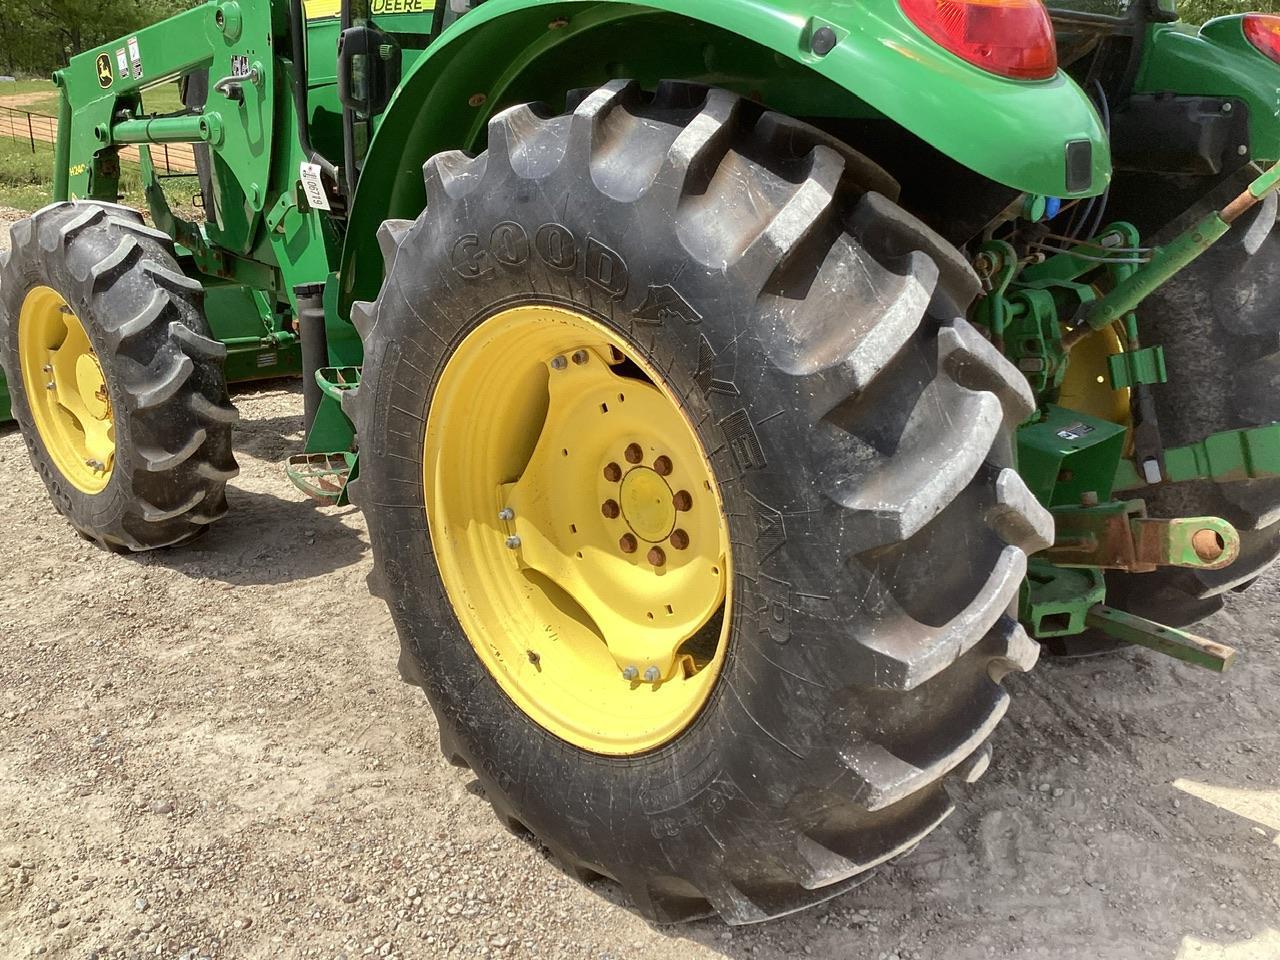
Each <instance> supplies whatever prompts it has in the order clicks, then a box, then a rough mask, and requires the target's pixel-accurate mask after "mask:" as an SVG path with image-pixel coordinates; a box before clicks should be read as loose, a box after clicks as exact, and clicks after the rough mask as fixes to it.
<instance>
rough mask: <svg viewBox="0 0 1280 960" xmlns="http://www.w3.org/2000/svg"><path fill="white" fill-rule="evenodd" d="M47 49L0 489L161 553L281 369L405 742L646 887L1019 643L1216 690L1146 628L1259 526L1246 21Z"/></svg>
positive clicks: (594, 867)
mask: <svg viewBox="0 0 1280 960" xmlns="http://www.w3.org/2000/svg"><path fill="white" fill-rule="evenodd" d="M57 81H58V84H59V86H60V88H61V92H62V106H61V112H60V118H59V126H58V143H57V166H56V177H55V180H56V191H55V192H56V201H57V202H55V203H53V204H52V205H50V206H48V207H46V208H44V209H43V210H41V211H40V212H38V213H36V214H35V215H34V216H33V217H31V218H30V219H28V220H24V221H23V222H21V223H19V224H18V225H17V226H16V227H15V228H14V230H13V246H12V252H11V253H10V254H9V255H8V257H7V259H6V260H5V261H4V264H3V269H2V271H0V358H2V359H3V364H4V370H5V373H6V375H7V378H8V388H9V392H10V393H11V394H12V409H13V416H14V418H15V419H16V420H17V421H18V424H19V425H20V427H21V430H22V434H23V436H24V438H25V440H26V442H27V445H28V447H29V449H30V453H31V460H32V462H33V464H34V465H35V467H36V469H37V470H38V471H39V472H40V474H41V475H42V476H43V478H44V480H45V482H46V484H47V485H48V488H49V492H50V495H51V497H52V499H53V501H54V504H55V505H56V506H57V508H58V509H59V510H60V511H61V512H62V513H63V514H64V515H66V517H67V518H68V519H69V520H70V522H71V524H72V526H73V527H74V528H75V529H76V530H77V531H79V532H80V533H81V534H82V535H83V536H85V537H87V538H90V539H92V540H93V541H95V542H97V543H99V544H100V545H102V546H103V547H105V548H107V549H111V550H120V551H127V550H145V549H150V548H155V547H162V546H171V545H177V544H181V543H183V542H185V541H187V540H190V539H191V538H193V537H195V536H197V535H198V534H200V533H201V532H202V531H204V530H205V529H206V528H207V526H208V525H209V524H210V523H212V522H214V521H215V520H217V519H219V518H220V517H221V516H222V514H223V513H224V512H225V510H226V501H225V497H224V490H225V487H226V484H227V483H228V482H229V481H230V480H231V479H232V478H233V477H234V476H235V472H236V465H235V460H234V457H233V452H234V451H233V447H234V443H233V428H234V425H235V422H236V411H235V408H234V407H233V405H232V404H231V402H230V399H229V396H228V391H227V384H228V383H229V382H232V381H237V380H245V379H252V378H255V377H264V376H274V375H279V374H281V373H289V372H301V373H302V375H303V378H304V380H303V384H304V386H303V392H304V407H305V423H306V428H307V440H306V447H305V449H304V450H302V451H299V453H298V454H297V455H296V456H295V457H293V458H292V459H291V461H290V463H289V465H288V476H289V478H290V479H291V480H292V482H293V483H294V484H296V485H297V486H298V487H300V488H301V489H302V490H304V491H306V492H307V493H308V494H310V495H311V496H314V497H316V498H319V499H322V500H327V501H329V502H332V503H335V504H343V503H346V502H348V500H349V501H350V502H353V503H356V504H358V505H359V506H360V507H361V509H363V511H364V513H365V515H366V517H367V519H368V525H369V531H370V538H371V540H372V545H373V550H374V555H375V560H376V566H375V572H374V574H373V577H372V586H373V588H374V589H375V591H376V592H377V593H378V594H379V596H381V597H383V598H384V599H385V600H386V602H387V603H388V605H389V607H390V609H391V611H392V615H393V618H394V620H395V623H396V626H397V629H398V631H399V634H400V638H401V654H400V668H401V671H402V673H403V675H404V676H405V678H406V679H408V680H410V681H411V682H414V683H417V684H420V685H421V686H422V687H423V688H424V690H425V691H426V693H427V696H428V698H429V699H430V701H431V704H432V706H433V708H434V709H435V712H436V716H437V719H438V721H439V728H440V739H441V746H442V749H443V751H444V754H445V755H446V757H447V758H448V759H450V760H451V761H454V762H456V763H458V764H463V765H466V766H469V767H470V768H471V769H472V770H473V771H474V772H475V776H476V777H477V778H478V779H479V781H480V783H481V784H482V785H483V787H484V790H485V793H486V795H487V797H488V799H489V801H490V802H491V803H492V805H493V806H494V808H495V810H496V811H497V813H498V815H499V817H501V818H502V820H503V821H504V822H506V823H507V824H509V825H511V826H513V827H515V826H518V827H520V828H524V829H527V830H529V831H531V832H532V833H533V834H534V835H536V836H537V837H538V838H539V839H540V840H541V841H542V842H543V843H544V844H545V845H546V847H547V848H548V849H549V850H550V851H551V853H552V854H553V855H554V856H555V857H556V858H557V859H558V860H559V861H560V862H561V863H562V864H563V865H564V866H565V868H566V869H568V870H570V871H571V872H573V873H575V874H576V875H580V876H584V877H585V876H592V875H597V874H599V875H604V876H608V877H611V878H613V879H614V880H616V881H617V882H618V883H619V884H621V886H622V887H623V888H625V890H626V892H627V893H628V895H629V896H630V897H631V898H632V900H633V901H634V902H635V904H636V905H637V906H638V908H639V909H640V910H641V911H642V912H643V913H644V914H645V915H646V916H648V917H651V918H654V919H658V920H664V921H670V920H679V919H685V918H690V917H695V916H700V915H705V914H708V913H718V914H719V915H720V916H721V917H723V918H724V919H725V920H726V921H728V922H731V923H746V922H751V921H757V920H764V919H767V918H770V917H775V916H778V915H781V914H784V913H787V912H790V911H793V910H797V909H800V908H803V907H805V906H808V905H810V904H813V903H816V902H819V901H822V900H825V899H827V898H830V897H833V896H835V895H837V894H839V893H840V892H842V891H844V890H847V889H849V888H850V887H852V886H854V885H856V884H857V883H859V882H860V880H861V879H862V878H864V877H865V876H866V872H867V871H868V870H869V869H871V868H872V867H874V866H875V865H877V864H879V863H882V862H884V861H886V860H888V859H890V858H892V857H894V856H897V855H898V854H900V853H902V852H904V851H906V850H908V849H910V848H911V847H912V846H913V845H914V844H916V843H917V842H918V841H919V840H920V839H921V838H922V837H923V836H924V835H925V834H926V833H928V832H929V831H930V830H931V829H932V828H933V827H934V826H936V825H937V824H938V823H939V822H940V821H941V820H942V819H943V818H944V817H945V816H946V815H947V814H948V812H949V811H950V809H951V802H950V801H949V799H948V793H947V789H948V786H949V785H951V784H957V783H963V782H966V781H972V780H973V779H975V778H976V777H978V776H979V775H981V773H982V772H983V770H984V769H985V767H986V765H987V759H988V748H987V747H986V745H985V744H986V741H987V739H988V737H989V736H990V734H991V732H992V730H993V729H994V728H995V726H996V724H997V723H998V722H999V720H1000V718H1001V716H1002V715H1003V714H1004V712H1005V710H1006V707H1007V704H1008V699H1007V695H1006V693H1005V690H1004V689H1003V687H1002V686H1001V680H1002V679H1003V677H1004V676H1005V675H1006V674H1008V673H1009V672H1011V671H1021V670H1027V669H1029V668H1030V667H1031V666H1032V665H1033V664H1034V663H1035V661H1036V658H1037V654H1038V652H1039V650H1040V646H1041V643H1044V644H1049V645H1052V646H1054V647H1060V648H1062V649H1063V650H1068V651H1070V650H1078V649H1082V648H1085V647H1088V646H1090V645H1092V646H1094V647H1097V646H1099V645H1102V644H1106V643H1138V644H1144V645H1146V646H1149V647H1154V648H1156V649H1160V650H1163V651H1164V652H1167V653H1170V654H1172V655H1174V656H1177V657H1180V658H1182V659H1185V660H1189V661H1192V662H1195V663H1198V664H1201V665H1203V666H1208V667H1211V668H1214V669H1223V668H1225V667H1226V666H1227V664H1228V663H1229V662H1230V660H1231V657H1232V655H1233V651H1232V650H1231V649H1229V648H1227V647H1224V646H1222V645H1219V644H1214V643H1210V642H1209V641H1207V640H1204V639H1202V638H1199V637H1197V636H1195V635H1194V634H1192V633H1189V632H1187V631H1186V630H1183V629H1180V628H1181V627H1183V626H1186V625H1188V624H1190V623H1192V622H1193V621H1195V620H1196V619H1198V618H1200V617H1202V616H1204V615H1205V614H1206V613H1208V612H1211V611H1212V610H1213V609H1215V608H1216V606H1217V605H1218V604H1220V603H1221V600H1220V597H1221V596H1222V595H1223V594H1224V593H1227V592H1229V591H1231V590H1233V589H1241V588H1243V587H1244V586H1246V585H1247V584H1248V583H1249V582H1250V581H1251V580H1252V579H1253V578H1255V577H1256V576H1257V575H1258V574H1259V573H1260V572H1261V571H1262V570H1263V569H1264V568H1265V567H1266V566H1267V565H1268V564H1269V563H1270V562H1271V561H1272V560H1273V559H1274V558H1275V556H1276V554H1277V553H1278V552H1280V423H1277V420H1280V310H1277V309H1276V306H1277V304H1280V271H1277V269H1276V261H1277V250H1278V247H1277V243H1280V241H1278V240H1277V239H1276V238H1275V237H1274V236H1273V235H1272V229H1271V228H1272V225H1273V224H1274V222H1275V220H1276V201H1275V195H1274V194H1273V193H1272V190H1273V188H1274V186H1275V184H1276V181H1277V179H1278V178H1280V171H1278V169H1277V167H1275V166H1271V165H1272V164H1274V163H1275V162H1276V161H1277V160H1280V116H1278V115H1277V111H1278V99H1280V93H1278V87H1280V19H1278V18H1273V17H1265V16H1257V15H1249V16H1244V17H1238V16H1237V17H1227V18H1223V19H1219V20H1215V21H1213V22H1211V23H1209V24H1207V25H1206V26H1205V27H1203V28H1202V29H1199V30H1197V29H1195V28H1192V27H1188V26H1186V25H1184V24H1181V23H1179V22H1177V19H1176V16H1175V14H1174V13H1173V11H1172V10H1171V9H1170V8H1169V7H1168V6H1167V5H1166V2H1165V0H1153V2H1147V0H1075V5H1069V6H1064V7H1063V8H1062V9H1055V10H1053V11H1047V10H1046V9H1045V8H1044V7H1043V6H1042V5H1041V3H1040V0H865V2H862V3H858V4H851V3H845V2H839V0H812V2H810V3H807V4H801V3H798V2H796V0H772V2H770V0H760V2H750V3H745V2H738V0H696V2H695V0H646V2H644V3H642V4H640V3H629V2H620V0H487V2H484V3H480V2H478V0H477V2H465V0H462V2H459V0H447V2H446V0H439V3H438V5H435V6H433V5H432V2H431V0H341V2H339V0H291V2H285V0H210V2H208V3H205V4H204V5H202V6H198V7H196V8H194V9H192V10H189V11H188V12H186V13H182V14H179V15H177V16H175V17H173V18H171V19H169V20H166V21H164V22H162V23H159V24H156V25H155V26H153V27H150V28H148V29H146V30H142V31H140V32H139V33H137V34H136V35H133V36H129V37H126V38H123V39H121V40H120V41H119V42H117V43H110V44H107V45H105V46H103V47H102V48H100V49H96V50H93V51H90V52H89V53H86V54H85V55H83V56H79V57H77V58H75V59H74V60H73V61H72V62H71V64H70V66H68V67H67V68H66V69H65V70H62V71H60V72H59V73H58V75H57ZM175 81H176V82H180V83H181V84H182V89H183V98H184V103H185V104H186V105H187V106H186V109H184V110H183V111H181V112H179V113H176V114H172V115H165V116H155V115H149V114H147V113H146V112H144V110H143V107H142V100H141V96H140V95H141V92H142V91H143V90H144V89H146V88H147V87H149V86H152V85H155V84H159V83H166V82H175ZM166 143H191V144H195V145H196V156H197V159H198V167H199V178H200V197H201V200H202V203H203V208H204V218H203V220H201V221H200V222H192V221H188V220H185V219H182V218H181V217H179V216H177V215H176V214H175V213H174V211H173V207H172V206H171V205H170V203H169V199H168V197H167V194H166V189H167V188H169V187H170V184H169V182H168V181H166V180H165V179H164V178H163V177H161V176H159V175H158V174H157V172H156V170H155V168H154V167H153V166H152V165H151V161H150V148H151V146H152V145H156V144H166ZM131 144H136V145H138V146H139V147H140V148H141V156H142V172H143V178H144V182H145V183H146V189H147V200H148V206H149V210H148V211H147V212H146V213H147V216H146V218H144V215H143V213H140V212H138V211H134V210H130V209H126V208H124V207H120V206H117V205H116V200H117V199H118V191H119V175H120V159H119V155H120V149H121V148H122V147H123V146H125V145H131ZM1158 614H1162V615H1163V617H1164V619H1166V620H1169V621H1173V622H1172V623H1171V624H1170V625H1167V626H1166V625H1161V624H1160V623H1157V622H1155V621H1154V619H1153V618H1156V617H1157V615H1158Z"/></svg>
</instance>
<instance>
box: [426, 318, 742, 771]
mask: <svg viewBox="0 0 1280 960" xmlns="http://www.w3.org/2000/svg"><path fill="white" fill-rule="evenodd" d="M423 484H424V494H425V502H426V507H427V516H428V521H429V525H430V530H431V540H432V545H433V548H434V551H435V555H436V561H437V564H438V566H439V569H440V573H441V577H442V580H443V582H444V586H445V590H446V592H447V593H448V596H449V600H450V602H451V604H452V606H453V609H454V612H455V614H456V615H457V617H458V620H459V621H460V622H461V624H462V627H463V629H464V631H465V632H466V634H467V637H468V639H469V640H470V642H471V644H472V646H473V647H474V649H475V651H476V654H477V655H478V656H479V658H480V660H481V661H482V662H483V664H484V666H485V667H486V668H487V669H488V671H489V672H490V674H491V675H492V676H493V677H494V679H495V680H496V681H497V682H498V684H499V685H500V686H501V687H502V689H503V690H504V691H505V692H506V694H507V695H508V696H509V697H510V698H511V700H512V701H513V702H514V703H515V704H516V705H517V706H518V707H519V708H520V709H521V710H522V711H523V712H524V713H525V714H526V715H528V716H529V717H530V718H531V719H533V720H534V721H535V722H537V723H538V724H539V725H541V726H542V727H543V728H545V729H546V730H549V731H550V732H552V733H554V734H555V735H557V736H559V737H560V738H562V739H564V740H566V741H568V742H570V743H572V744H574V745H575V746H578V747H581V748H582V749H584V750H589V751H592V752H595V753H601V754H607V755H631V754H636V753H641V752H644V751H647V750H651V749H654V748H656V747H658V746H661V745H662V744H663V743H666V742H668V741H669V740H671V739H672V738H673V737H675V736H676V735H678V734H679V733H680V732H681V731H682V730H684V729H685V728H686V727H687V726H688V725H689V724H690V723H691V722H692V721H693V720H694V718H695V717H696V716H697V715H698V713H699V712H700V711H701V709H702V708H703V707H704V706H705V704H706V703H707V701H708V699H709V698H710V696H711V693H712V691H713V689H714V686H715V683H716V680H717V678H718V677H719V674H720V670H721V668H722V666H723V664H724V661H725V656H726V652H727V641H728V636H729V619H730V618H729V615H728V611H729V600H730V584H731V582H732V579H731V571H730V566H729V564H730V551H729V533H728V526H727V523H726V521H725V515H724V509H723V506H722V504H721V501H720V495H719V490H718V488H717V485H716V482H715V477H714V473H713V471H712V467H711V464H710V462H709V460H708V458H707V456H706V454H705V452H704V451H703V448H702V445H701V444H700V442H699V441H698V438H697V435H696V433H695V432H694V430H693V427H692V426H691V424H690V422H689V420H688V419H687V418H686V416H685V415H684V413H683V412H682V405H681V404H680V402H679V401H678V399H677V398H676V395H675V394H674V393H673V392H672V391H671V389H670V388H669V387H668V386H667V385H666V383H665V381H664V380H663V378H662V377H661V376H659V375H658V374H657V372H656V371H655V370H653V369H652V368H651V367H650V366H649V364H648V363H647V361H645V360H644V359H643V358H642V357H641V356H639V355H638V354H637V352H636V351H634V349H633V348H631V347H630V346H629V345H628V344H627V343H626V342H625V341H624V340H623V339H622V338H621V337H619V336H618V335H617V334H615V333H613V332H612V331H611V330H609V329H607V328H606V327H605V326H604V325H602V324H601V323H599V322H597V321H595V320H593V319H591V318H589V317H587V316H585V315H583V314H581V313H578V312H576V311H572V310H566V309H562V308H558V307H550V306H523V307H516V308H513V309H509V310H506V311H503V312H502V313H500V314H498V315H496V316H494V317H491V318H490V319H488V320H486V321H485V322H484V323H482V324H481V325H480V326H479V327H478V328H477V329H476V330H474V331H473V332H472V333H471V334H470V335H469V336H468V337H467V338H466V339H465V340H464V341H463V342H462V343H461V344H460V345H459V347H458V349H457V351H456V352H455V353H454V354H453V356H452V357H451V358H450V359H449V361H448V363H447V364H446V366H445V369H444V372H443V373H442V375H441V378H440V381H439V383H438V385H437V386H436V389H435V392H434V396H433V398H432V404H431V409H430V413H429V415H428V419H427V431H426V442H425V450H424V460H423Z"/></svg>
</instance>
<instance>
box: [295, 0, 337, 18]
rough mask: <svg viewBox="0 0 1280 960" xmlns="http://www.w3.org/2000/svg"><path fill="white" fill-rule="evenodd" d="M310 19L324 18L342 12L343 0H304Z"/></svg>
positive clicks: (304, 7)
mask: <svg viewBox="0 0 1280 960" xmlns="http://www.w3.org/2000/svg"><path fill="white" fill-rule="evenodd" d="M302 8H303V10H304V11H305V12H306V15H307V19H308V20H324V19H326V18H327V17H336V16H338V15H339V14H340V13H342V0H303V4H302Z"/></svg>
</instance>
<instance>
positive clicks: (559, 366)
mask: <svg viewBox="0 0 1280 960" xmlns="http://www.w3.org/2000/svg"><path fill="white" fill-rule="evenodd" d="M568 365H569V361H568V360H566V359H565V358H564V357H552V358H551V369H552V370H563V369H564V368H565V367H567V366H568Z"/></svg>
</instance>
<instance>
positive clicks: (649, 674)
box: [644, 667, 660, 683]
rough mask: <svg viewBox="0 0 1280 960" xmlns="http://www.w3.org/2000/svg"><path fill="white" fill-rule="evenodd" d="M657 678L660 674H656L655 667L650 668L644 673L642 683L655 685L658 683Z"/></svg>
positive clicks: (656, 669)
mask: <svg viewBox="0 0 1280 960" xmlns="http://www.w3.org/2000/svg"><path fill="white" fill-rule="evenodd" d="M659 676H660V674H659V673H658V668H657V667H650V668H649V669H648V670H646V671H645V672H644V682H645V683H657V682H658V677H659Z"/></svg>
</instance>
